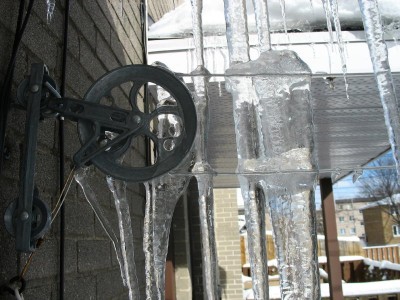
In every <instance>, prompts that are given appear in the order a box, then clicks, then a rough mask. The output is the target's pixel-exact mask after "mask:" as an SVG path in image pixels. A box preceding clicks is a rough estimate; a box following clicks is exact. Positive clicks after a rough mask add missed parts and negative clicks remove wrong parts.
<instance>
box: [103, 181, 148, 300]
mask: <svg viewBox="0 0 400 300" xmlns="http://www.w3.org/2000/svg"><path fill="white" fill-rule="evenodd" d="M107 184H108V187H109V189H110V191H111V192H112V194H113V197H114V203H115V208H116V210H117V215H118V226H119V232H120V241H121V251H122V257H123V259H124V270H125V278H126V281H127V285H128V289H129V299H139V298H138V297H139V295H140V291H139V281H138V278H137V272H136V263H135V254H134V249H135V247H134V244H133V232H132V224H131V215H130V208H129V204H128V200H127V197H126V182H124V181H121V180H116V179H114V178H112V177H110V176H107Z"/></svg>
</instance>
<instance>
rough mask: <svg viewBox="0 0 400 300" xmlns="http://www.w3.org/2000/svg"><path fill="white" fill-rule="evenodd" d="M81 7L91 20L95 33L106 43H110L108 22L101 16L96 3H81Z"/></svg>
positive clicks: (101, 12)
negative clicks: (98, 33)
mask: <svg viewBox="0 0 400 300" xmlns="http://www.w3.org/2000/svg"><path fill="white" fill-rule="evenodd" d="M83 7H84V8H85V9H86V12H87V13H88V14H89V15H90V17H91V18H92V20H93V22H94V24H95V27H96V30H97V32H100V34H101V35H102V36H103V38H104V39H105V40H106V42H107V43H108V44H109V43H110V41H111V40H110V38H111V31H110V30H111V26H110V24H109V22H108V18H107V17H106V16H105V15H104V14H103V11H102V10H101V9H100V6H99V5H98V2H97V1H83Z"/></svg>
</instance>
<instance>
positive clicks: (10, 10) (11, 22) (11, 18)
mask: <svg viewBox="0 0 400 300" xmlns="http://www.w3.org/2000/svg"><path fill="white" fill-rule="evenodd" d="M18 8H19V2H16V1H1V2H0V24H2V25H3V26H5V27H7V28H8V29H9V30H12V31H14V30H15V27H16V25H17V18H18ZM2 49H7V48H2Z"/></svg>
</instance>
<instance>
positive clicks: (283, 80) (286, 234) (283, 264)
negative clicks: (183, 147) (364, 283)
mask: <svg viewBox="0 0 400 300" xmlns="http://www.w3.org/2000/svg"><path fill="white" fill-rule="evenodd" d="M237 68H240V66H239V65H238V66H237ZM251 70H253V71H252V72H250V71H251ZM242 72H243V73H244V74H248V75H249V74H250V73H252V78H253V83H254V86H255V90H256V94H257V97H258V99H259V103H258V106H257V107H256V108H257V113H258V117H259V128H258V134H259V135H260V136H261V137H262V139H261V140H262V142H263V148H264V151H265V157H263V159H264V160H259V161H258V164H257V167H256V168H257V169H258V170H259V171H262V169H264V171H269V172H271V171H276V174H272V175H265V176H263V177H262V178H261V180H260V182H261V185H262V187H263V192H264V194H265V195H266V198H267V201H268V203H269V209H270V214H271V219H272V224H273V228H274V237H275V244H276V248H277V254H278V255H277V257H278V262H279V264H278V268H279V270H280V272H279V273H280V280H281V294H282V298H283V299H318V298H319V295H320V293H319V281H318V263H317V255H316V242H315V239H316V235H315V224H314V220H315V218H313V216H314V214H315V207H314V203H313V197H312V193H311V192H310V191H311V190H312V189H313V185H314V182H315V176H316V174H314V173H310V172H309V171H311V170H313V169H314V165H313V146H314V145H313V140H312V119H311V105H310V99H309V89H310V82H311V71H310V69H309V68H308V66H307V65H306V64H305V63H304V62H303V61H301V60H300V58H299V57H298V56H297V54H296V53H295V52H292V51H288V50H283V51H268V52H264V53H262V54H261V55H260V57H259V58H258V59H257V60H255V61H252V62H249V63H247V64H246V66H245V67H244V70H243V71H242ZM257 72H260V73H261V72H263V73H264V74H263V75H259V74H257ZM268 73H271V75H266V74H268ZM276 74H279V75H276ZM246 167H249V165H246ZM284 170H292V171H293V170H297V171H298V172H295V173H292V174H290V173H280V172H282V171H284ZM301 171H305V172H303V173H302V172H301ZM283 203H285V205H283ZM284 216H287V217H284ZM278 221H279V222H278Z"/></svg>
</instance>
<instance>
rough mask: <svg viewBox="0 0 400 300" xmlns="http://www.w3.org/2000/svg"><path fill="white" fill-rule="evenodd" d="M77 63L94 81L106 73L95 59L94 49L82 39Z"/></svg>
mask: <svg viewBox="0 0 400 300" xmlns="http://www.w3.org/2000/svg"><path fill="white" fill-rule="evenodd" d="M87 2H90V1H87ZM85 3H86V2H85ZM79 61H80V63H81V64H82V65H83V66H84V67H85V68H86V70H87V72H88V73H89V74H90V76H91V77H92V78H93V79H94V80H97V79H98V78H100V76H103V75H104V74H105V73H106V69H105V68H104V67H103V65H102V64H101V63H100V61H99V60H97V59H96V54H95V51H94V49H92V48H91V47H90V45H89V44H88V43H87V42H86V41H85V40H84V39H82V41H81V43H80V55H79Z"/></svg>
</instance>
